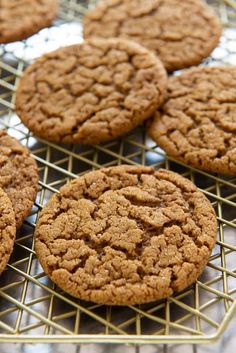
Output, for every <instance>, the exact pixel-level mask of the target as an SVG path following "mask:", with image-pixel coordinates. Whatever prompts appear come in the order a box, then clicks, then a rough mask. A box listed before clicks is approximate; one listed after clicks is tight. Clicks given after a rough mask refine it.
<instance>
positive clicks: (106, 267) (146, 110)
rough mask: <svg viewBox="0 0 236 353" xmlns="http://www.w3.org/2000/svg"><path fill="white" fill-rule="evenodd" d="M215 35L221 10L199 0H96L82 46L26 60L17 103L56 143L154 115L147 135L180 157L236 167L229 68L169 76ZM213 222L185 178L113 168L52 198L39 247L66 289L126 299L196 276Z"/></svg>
mask: <svg viewBox="0 0 236 353" xmlns="http://www.w3.org/2000/svg"><path fill="white" fill-rule="evenodd" d="M22 1H23V0H22ZM25 2H27V1H25ZM40 3H41V4H42V5H43V4H44V2H43V1H42V2H40ZM0 34H1V30H0ZM220 35H221V24H220V22H219V19H218V18H217V16H216V15H215V13H214V12H213V10H212V9H211V8H210V7H208V6H207V5H206V4H205V3H204V2H203V1H201V0H185V1H180V0H149V1H146V0H101V1H99V2H98V4H97V6H96V7H95V8H94V9H93V10H90V11H89V12H88V13H87V15H86V16H85V19H84V37H85V41H84V42H83V43H82V44H78V45H73V46H68V47H64V48H60V49H58V50H56V51H54V52H51V53H49V54H46V55H44V56H42V57H41V58H39V59H38V60H36V61H35V62H34V63H33V64H32V65H30V66H29V67H28V68H27V69H26V71H25V73H24V75H23V77H22V79H21V80H20V84H19V87H18V89H17V94H16V112H17V114H18V115H19V117H20V119H21V120H22V122H23V123H24V124H25V125H26V126H27V127H28V128H29V129H30V130H31V131H32V132H33V133H34V134H35V135H36V136H39V137H41V138H44V139H45V140H48V141H53V142H56V143H85V144H95V143H96V144H98V143H102V142H106V141H109V140H112V139H114V138H116V137H119V136H121V135H123V134H125V133H127V132H129V131H131V130H132V129H134V128H135V127H136V126H138V125H140V124H141V123H143V122H144V121H146V120H148V119H151V120H148V124H147V126H148V132H149V133H150V135H151V136H152V137H153V139H154V140H155V141H156V142H157V143H158V144H159V146H161V147H162V148H163V149H164V150H166V151H167V153H169V154H170V155H172V156H173V157H175V158H176V159H179V160H180V161H182V162H185V163H187V164H189V165H192V166H194V167H198V168H202V169H206V170H209V171H212V172H223V173H228V174H235V173H236V136H235V131H236V130H235V124H236V120H235V116H236V114H235V111H236V108H235V107H236V104H235V103H236V90H235V82H236V69H235V68H233V67H220V68H203V67H199V68H194V69H190V70H187V71H185V72H184V73H182V74H180V75H178V76H174V77H171V78H168V74H167V72H168V73H171V72H174V71H176V70H179V69H184V68H187V67H189V66H193V65H197V64H200V63H201V62H202V60H203V59H204V58H206V57H207V56H208V55H209V54H210V53H211V51H212V50H213V49H214V48H215V47H216V45H217V44H218V41H219V39H220ZM0 38H1V37H0ZM0 196H1V195H0ZM216 231H217V224H216V216H215V213H214V210H213V208H212V206H211V204H210V202H209V201H208V200H207V199H206V197H205V196H204V195H203V194H202V193H201V192H200V191H198V190H197V188H196V187H195V186H194V185H193V184H192V183H191V182H190V181H189V180H187V179H185V178H183V177H182V176H180V175H178V174H176V173H172V172H169V171H166V170H160V171H155V170H154V169H152V168H148V167H142V166H137V167H131V166H120V167H113V168H108V169H102V170H100V171H95V172H91V173H88V174H85V175H84V176H83V177H80V178H79V179H76V180H74V181H72V182H70V183H69V184H67V185H66V186H64V187H63V188H62V189H61V190H60V192H59V194H57V195H54V196H53V197H52V199H51V200H50V201H49V202H48V204H47V205H46V207H45V208H44V209H43V210H42V212H41V214H40V217H39V220H38V223H37V226H36V233H35V238H36V242H35V244H36V253H37V255H38V258H39V260H40V262H41V264H42V267H43V269H44V270H45V273H47V274H48V275H49V276H50V278H51V279H52V280H53V281H54V282H55V283H56V284H57V285H58V286H60V287H61V288H62V289H64V290H65V291H66V292H68V293H70V294H71V295H73V296H75V297H78V298H81V299H84V300H91V301H94V302H97V303H103V304H118V305H127V304H140V303H146V302H150V301H154V300H157V299H161V298H165V297H167V296H169V295H172V294H173V293H174V292H175V291H180V290H182V289H184V288H186V287H187V286H188V285H190V284H191V283H193V282H194V281H195V280H196V279H197V278H198V276H199V275H200V274H201V273H202V271H203V269H204V267H205V265H206V263H207V261H208V258H209V256H210V254H211V251H212V248H213V247H214V245H215V240H216Z"/></svg>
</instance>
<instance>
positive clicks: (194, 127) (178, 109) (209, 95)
mask: <svg viewBox="0 0 236 353" xmlns="http://www.w3.org/2000/svg"><path fill="white" fill-rule="evenodd" d="M235 87H236V67H230V66H227V67H224V66H222V67H208V68H203V67H201V68H195V69H191V70H188V71H186V72H185V73H183V74H182V75H180V76H176V77H172V78H170V79H169V84H168V93H167V99H166V102H165V104H164V105H163V107H162V108H161V110H160V111H159V112H157V113H156V114H155V118H154V120H153V122H152V123H151V124H150V125H149V133H150V135H151V137H152V138H153V139H154V140H155V141H156V142H157V144H158V145H159V146H160V147H161V148H163V149H164V150H165V151H166V152H167V153H168V154H169V155H170V156H172V157H174V158H176V159H177V160H180V161H181V162H184V163H186V164H189V165H191V166H193V167H196V168H199V169H203V170H207V171H210V172H215V173H225V174H234V175H235V174H236V90H235Z"/></svg>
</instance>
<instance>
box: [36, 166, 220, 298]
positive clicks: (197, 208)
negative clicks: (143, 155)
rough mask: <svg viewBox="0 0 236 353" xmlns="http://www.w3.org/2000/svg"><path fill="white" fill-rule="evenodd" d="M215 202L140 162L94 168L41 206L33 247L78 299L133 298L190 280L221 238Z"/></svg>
mask: <svg viewBox="0 0 236 353" xmlns="http://www.w3.org/2000/svg"><path fill="white" fill-rule="evenodd" d="M216 226H217V225H216V217H215V213H214V210H213V208H212V207H211V204H210V202H209V201H208V200H207V198H206V197H205V196H204V194H203V193H201V192H200V191H198V190H197V188H196V186H194V185H193V184H192V182H190V181H189V180H187V179H185V178H183V177H182V176H180V175H178V174H176V173H173V172H170V171H167V170H160V171H155V170H154V169H153V168H149V167H142V166H119V167H112V168H107V169H101V170H98V171H94V172H91V173H88V174H85V175H84V176H82V177H80V178H78V179H76V180H73V181H72V182H71V183H68V184H67V185H65V186H64V187H62V188H61V190H60V193H59V194H55V195H54V196H53V197H52V199H51V200H50V201H49V202H48V204H47V205H46V207H45V208H44V209H43V210H42V212H41V214H40V217H39V220H38V223H37V225H36V232H35V241H36V242H35V245H36V253H37V256H38V258H39V261H40V263H41V265H42V267H43V269H44V271H45V273H46V274H48V275H49V277H50V278H51V279H52V281H53V282H55V283H56V284H57V285H58V286H59V287H61V288H62V289H63V290H65V291H66V292H68V293H69V294H71V295H73V296H75V297H78V298H80V299H84V300H88V301H93V302H96V303H102V304H116V305H129V304H140V303H146V302H151V301H155V300H158V299H161V298H165V297H167V296H170V295H172V294H173V292H175V291H181V290H182V289H184V288H186V287H187V286H189V285H190V284H191V283H193V282H194V281H195V280H196V279H197V278H198V276H199V275H200V274H201V273H202V271H203V269H204V267H205V265H206V264H207V261H208V258H209V256H210V254H211V250H212V248H213V246H214V244H215V239H216V229H217V228H216Z"/></svg>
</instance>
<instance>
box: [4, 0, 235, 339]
mask: <svg viewBox="0 0 236 353" xmlns="http://www.w3.org/2000/svg"><path fill="white" fill-rule="evenodd" d="M209 3H210V4H211V5H212V6H213V7H215V9H216V10H217V11H218V13H219V15H220V17H221V20H222V22H223V24H224V27H225V29H224V33H223V36H222V39H221V43H220V44H219V46H218V48H216V49H215V50H214V52H213V53H212V56H211V57H210V58H209V59H207V60H206V61H205V62H204V63H203V65H218V64H220V65H221V64H223V63H224V64H233V63H234V62H236V2H235V1H234V0H225V1H224V0H219V1H209ZM91 5H92V4H91V1H90V2H89V1H76V0H62V1H61V13H60V16H59V19H58V20H57V21H56V22H55V24H54V26H52V27H51V28H47V29H43V30H41V31H40V32H39V33H38V34H36V35H34V36H32V37H31V38H29V39H27V40H25V41H22V42H15V43H10V44H7V45H0V116H1V118H0V125H1V127H2V128H6V129H7V130H8V132H9V133H10V134H12V135H13V136H15V137H17V138H18V139H19V140H20V141H21V142H22V143H23V144H24V145H26V146H28V147H29V148H30V149H31V152H32V155H33V156H34V158H35V159H36V161H37V162H38V165H39V170H40V182H39V192H38V196H37V199H36V202H35V205H34V207H33V210H32V214H31V215H30V216H29V217H28V218H27V219H26V221H25V223H24V225H23V226H22V228H21V229H20V230H19V231H18V234H17V239H16V242H15V249H14V253H13V255H12V257H11V261H10V263H9V265H8V267H7V269H6V271H5V272H4V274H2V276H1V281H0V298H1V299H0V342H25V343H30V342H70V343H71V342H81V343H82V342H84V343H91V342H93V343H133V344H146V343H152V344H159V343H210V342H213V341H215V340H217V339H218V338H219V337H220V336H221V335H222V334H223V332H224V330H225V329H226V327H227V324H228V323H229V322H230V320H231V318H232V316H233V315H234V314H235V313H236V267H235V266H236V265H235V264H236V203H235V201H236V183H235V180H236V177H225V176H222V175H218V174H214V175H213V174H209V173H207V172H204V171H200V170H197V169H194V168H189V167H188V166H186V165H184V164H182V163H178V162H176V161H175V160H174V159H172V158H167V157H166V156H165V154H164V152H163V151H162V150H161V149H160V148H158V146H156V145H155V143H154V142H153V141H151V140H150V139H149V138H148V137H147V136H146V135H145V131H144V128H143V127H140V128H138V129H136V130H135V131H134V132H132V133H131V134H129V135H128V136H125V137H122V138H120V139H117V140H115V141H113V142H110V143H107V144H104V145H99V146H98V145H96V146H87V147H85V146H81V145H74V146H71V145H68V146H66V145H57V144H54V143H49V142H46V141H43V140H41V139H39V138H35V137H34V136H32V134H31V133H30V132H29V131H28V130H27V128H26V127H25V126H24V125H23V124H22V123H21V121H20V120H19V118H18V117H17V116H16V114H15V113H14V101H15V90H16V86H17V84H18V81H19V78H20V76H21V75H22V71H23V70H24V68H25V67H26V66H27V64H28V63H29V62H30V61H32V60H33V59H34V58H35V57H37V56H39V55H41V54H43V53H44V52H46V51H51V50H53V49H55V48H57V47H59V46H62V45H68V44H72V43H78V42H80V41H82V25H81V19H82V16H83V14H84V13H85V12H86V11H87V8H88V7H89V6H91ZM123 163H127V164H145V165H152V166H154V167H156V168H159V167H164V168H167V169H170V170H173V171H176V172H179V173H181V174H182V175H183V176H185V177H187V178H190V179H191V180H192V181H193V182H194V183H195V184H196V185H197V186H198V187H199V189H200V190H202V191H203V192H204V193H205V195H206V196H207V197H208V198H209V199H210V201H211V202H212V205H213V207H214V209H215V211H216V214H217V218H218V224H219V229H218V237H217V244H216V246H215V248H214V251H213V254H212V256H211V258H210V261H209V263H208V265H207V268H206V269H205V271H204V273H203V275H202V276H201V277H200V278H199V279H198V281H197V282H196V283H195V284H194V285H193V286H191V287H190V288H188V289H186V290H185V291H183V292H181V293H178V294H176V295H174V296H173V297H171V298H168V299H166V300H163V301H159V302H156V303H151V304H148V305H141V306H128V307H119V308H118V307H110V306H102V305H97V304H93V303H88V302H83V301H79V300H76V299H74V298H72V297H70V296H69V295H67V294H65V293H63V292H62V291H61V290H60V289H59V288H57V287H56V286H55V285H54V284H53V283H52V282H51V281H50V280H49V278H48V277H47V276H46V275H45V274H44V272H43V270H42V268H41V267H40V264H39V262H38V260H37V258H36V256H35V252H34V240H33V234H34V227H35V223H36V220H37V215H38V212H39V211H40V209H41V208H42V207H43V205H45V203H46V202H47V200H48V199H49V198H50V197H51V195H52V194H53V193H54V192H57V191H58V189H59V188H60V187H61V186H62V185H63V184H65V183H66V182H67V181H68V180H70V179H73V178H76V177H78V175H82V174H83V173H85V172H87V171H90V170H94V169H99V168H101V167H107V166H114V165H118V164H123Z"/></svg>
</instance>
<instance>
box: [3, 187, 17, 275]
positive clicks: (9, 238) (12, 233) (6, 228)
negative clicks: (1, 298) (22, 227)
mask: <svg viewBox="0 0 236 353" xmlns="http://www.w3.org/2000/svg"><path fill="white" fill-rule="evenodd" d="M15 237H16V220H15V213H14V211H13V208H12V204H11V201H10V199H9V197H8V196H7V194H6V193H5V192H4V191H3V190H2V189H1V188H0V274H1V273H2V272H3V270H4V269H5V267H6V265H7V263H8V261H9V258H10V256H11V253H12V250H13V246H14V241H15Z"/></svg>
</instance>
